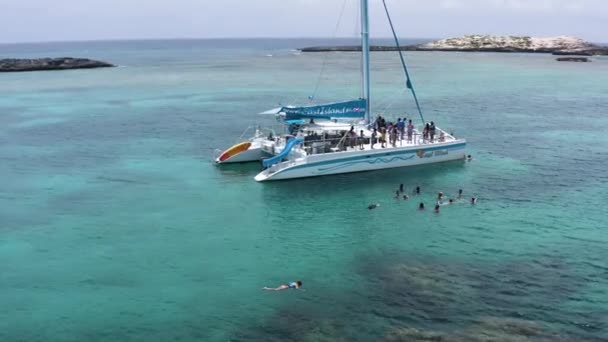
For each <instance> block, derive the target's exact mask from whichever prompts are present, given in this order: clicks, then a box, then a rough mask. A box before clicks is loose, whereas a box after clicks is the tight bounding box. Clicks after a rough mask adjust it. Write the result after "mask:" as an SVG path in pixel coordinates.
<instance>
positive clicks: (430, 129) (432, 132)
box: [429, 121, 435, 142]
mask: <svg viewBox="0 0 608 342" xmlns="http://www.w3.org/2000/svg"><path fill="white" fill-rule="evenodd" d="M429 134H430V135H431V142H433V141H435V123H434V122H433V121H431V126H430V127H429Z"/></svg>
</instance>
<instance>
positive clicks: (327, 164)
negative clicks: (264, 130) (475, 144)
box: [255, 140, 466, 182]
mask: <svg viewBox="0 0 608 342" xmlns="http://www.w3.org/2000/svg"><path fill="white" fill-rule="evenodd" d="M465 147H466V142H465V141H464V140H460V141H458V142H454V143H447V144H442V145H430V146H428V147H424V146H417V147H415V148H404V149H397V150H394V149H391V150H383V149H376V150H371V151H370V150H366V151H360V152H337V153H329V154H324V155H318V156H314V155H313V156H309V157H307V158H302V159H301V160H294V161H292V162H291V165H289V164H285V163H282V164H283V165H281V164H278V165H277V166H276V167H275V168H274V169H273V167H271V168H269V169H266V170H264V171H262V172H260V173H259V174H258V175H257V176H255V180H256V181H258V182H264V181H271V180H281V179H293V178H305V177H316V176H324V175H332V174H340V173H351V172H361V171H372V170H380V169H390V168H397V167H407V166H415V165H424V164H433V163H440V162H446V161H452V160H459V159H460V160H462V159H464V157H465ZM340 155H342V156H340ZM287 163H290V162H287ZM285 165H289V166H285Z"/></svg>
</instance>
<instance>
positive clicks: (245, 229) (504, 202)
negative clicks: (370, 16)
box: [0, 38, 608, 342]
mask: <svg viewBox="0 0 608 342" xmlns="http://www.w3.org/2000/svg"><path fill="white" fill-rule="evenodd" d="M343 41H344V42H347V41H352V42H356V41H357V40H356V39H355V38H353V39H352V40H350V38H349V39H347V40H332V39H320V38H319V39H318V38H302V39H267V38H262V39H244V40H239V39H203V40H200V39H193V40H191V39H186V40H182V39H178V40H143V41H142V40H137V41H130V40H129V41H94V42H53V43H25V44H0V57H9V58H10V57H16V58H20V57H24V58H25V57H27V58H38V57H55V56H56V57H59V56H62V57H63V56H71V57H86V58H93V59H100V60H103V61H107V62H110V63H113V64H116V65H118V66H119V67H117V68H104V69H94V70H70V71H44V72H27V73H0V265H2V266H1V267H0V307H1V308H2V310H0V341H107V340H116V341H150V340H158V341H167V340H181V341H257V340H259V341H291V340H293V341H319V340H327V341H329V340H331V341H340V340H352V341H378V340H384V341H410V340H424V339H426V340H446V341H486V340H492V341H598V342H599V341H606V340H608V323H607V322H608V277H607V275H608V262H607V261H606V260H608V249H607V248H606V244H608V237H607V235H606V234H605V226H606V218H607V217H608V209H607V208H606V206H603V205H602V199H603V198H604V194H605V193H606V191H608V169H607V168H606V160H607V158H608V138H606V135H605V134H604V132H605V130H606V129H607V128H608V116H607V115H606V113H608V98H607V95H606V94H608V57H604V56H598V57H591V60H592V62H591V63H561V62H557V61H555V56H552V55H550V54H526V53H455V52H407V53H405V57H406V60H407V62H408V65H409V67H410V72H411V74H412V80H413V82H414V84H415V86H416V90H417V93H418V96H419V99H420V101H421V105H422V110H423V112H424V114H425V118H426V119H427V120H428V121H431V120H433V121H434V122H435V123H436V124H437V125H438V126H439V127H441V128H443V129H446V130H448V131H449V132H452V133H453V134H454V135H456V136H457V137H462V138H465V139H467V154H471V155H472V157H473V159H472V160H471V161H468V162H467V161H464V160H463V161H457V162H450V163H444V164H438V165H427V166H420V167H413V168H402V169H392V170H383V171H375V172H362V173H353V174H343V175H335V176H327V177H319V178H307V179H297V180H290V181H279V182H271V183H257V182H255V181H254V179H253V177H254V176H255V175H256V174H257V173H258V172H259V171H260V169H261V166H260V165H259V163H251V164H242V165H225V166H222V167H219V166H216V165H214V163H213V157H214V155H215V154H216V153H217V150H218V149H219V150H221V149H224V148H227V147H229V146H231V145H232V144H234V143H236V142H238V141H239V137H240V135H241V134H242V132H243V131H244V130H245V129H246V128H247V127H249V126H252V125H257V124H260V125H265V126H272V125H276V121H275V119H274V117H269V116H260V115H257V113H260V112H262V111H264V110H267V109H270V108H274V107H277V106H278V105H284V104H297V103H309V97H310V96H312V97H313V98H314V99H315V101H318V102H324V101H336V100H344V99H350V98H357V97H358V96H359V94H360V89H359V88H360V84H361V82H360V77H359V71H358V70H359V66H360V56H359V54H357V53H300V52H299V51H297V49H298V48H302V47H305V46H310V45H322V44H326V43H328V42H331V44H334V45H335V44H337V43H336V42H343ZM380 41H384V40H372V43H373V44H378V42H380ZM421 41H423V40H414V39H411V40H408V39H404V40H403V41H402V44H403V45H406V44H412V43H416V42H421ZM424 41H426V40H424ZM386 43H387V44H390V40H389V39H386ZM371 69H372V77H371V83H372V97H371V105H372V111H373V113H374V115H376V114H378V113H386V114H389V115H390V116H392V117H407V118H412V119H414V122H415V123H416V124H417V125H420V124H421V123H420V120H419V119H418V117H417V114H416V107H415V104H414V102H413V101H412V99H411V98H410V97H409V94H408V93H407V92H406V89H405V87H404V80H403V71H402V70H401V68H400V61H399V57H398V55H397V54H396V53H395V52H374V53H372V54H371ZM400 184H404V186H405V190H406V192H407V193H409V194H411V198H410V199H409V200H395V199H393V195H394V192H395V190H396V189H397V188H398V187H399V185H400ZM416 186H420V187H421V190H422V192H421V194H420V195H418V196H414V195H413V190H414V188H415V187H416ZM459 189H463V193H464V195H463V197H462V198H460V199H458V198H457V192H458V190H459ZM438 192H443V193H444V194H445V196H446V197H447V198H453V199H457V201H456V202H457V203H456V204H454V205H451V206H444V207H442V209H441V212H440V213H439V214H435V213H433V212H432V211H431V210H427V211H419V210H417V207H418V204H419V203H420V202H423V203H425V204H426V206H427V207H428V208H431V207H432V205H433V204H434V203H435V201H436V196H437V193H438ZM471 197H476V198H478V202H477V203H476V204H475V205H471V204H470V203H469V200H470V198H471ZM370 203H380V204H381V206H380V207H379V208H377V209H375V210H368V209H367V206H368V205H369V204H370ZM296 280H301V281H302V282H303V289H304V290H305V291H297V290H290V291H280V292H269V291H262V290H261V289H262V287H264V286H272V287H274V286H278V285H281V284H284V283H287V282H291V281H296Z"/></svg>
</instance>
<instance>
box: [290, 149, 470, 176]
mask: <svg viewBox="0 0 608 342" xmlns="http://www.w3.org/2000/svg"><path fill="white" fill-rule="evenodd" d="M465 146H466V143H461V144H457V145H449V146H438V147H429V148H419V149H415V150H414V149H412V150H406V151H396V152H386V153H382V152H381V151H382V150H379V152H380V153H376V154H372V155H364V156H355V157H347V158H342V159H334V160H324V161H318V162H314V163H308V164H304V165H297V166H294V167H292V168H289V170H295V169H300V168H305V167H313V166H319V165H327V164H336V163H344V162H347V161H365V162H368V161H366V159H369V158H373V157H375V158H379V157H381V156H382V157H390V156H400V155H404V154H411V156H410V157H409V158H406V159H410V158H412V157H413V156H415V155H416V153H418V151H421V150H422V151H424V152H433V151H437V150H457V149H460V148H461V147H462V148H464V147H465ZM404 160H405V159H404ZM370 164H374V163H370Z"/></svg>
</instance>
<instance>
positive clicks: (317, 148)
mask: <svg viewBox="0 0 608 342" xmlns="http://www.w3.org/2000/svg"><path fill="white" fill-rule="evenodd" d="M436 131H437V132H438V133H439V134H436V135H435V136H434V139H433V140H431V138H430V136H426V137H425V136H424V135H423V134H422V133H421V132H419V131H414V132H413V134H412V137H411V139H410V138H409V136H408V135H407V133H404V134H403V136H401V134H399V133H398V134H397V140H396V146H398V147H407V146H415V145H427V144H433V143H442V142H449V141H453V140H456V138H454V137H453V136H452V135H451V134H449V133H447V132H446V131H445V130H442V129H438V128H437V129H436ZM303 138H304V139H305V140H304V143H303V144H302V145H301V146H300V147H299V148H301V149H303V150H304V151H305V152H306V154H307V155H313V154H326V153H334V152H342V151H346V150H348V149H349V148H356V147H357V146H359V144H360V143H361V140H360V139H361V137H359V136H356V137H350V136H349V135H348V134H345V135H342V136H341V137H339V136H335V137H332V138H323V137H318V138H317V137H314V136H304V137H303ZM402 138H403V139H402ZM363 139H364V140H363V144H364V145H368V144H370V142H371V139H372V138H371V137H370V136H366V137H363ZM380 139H381V136H380V134H378V136H377V137H376V138H375V141H374V145H375V144H381V140H380ZM387 140H388V141H386V142H385V143H386V144H387V146H391V144H390V138H389V137H387Z"/></svg>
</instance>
